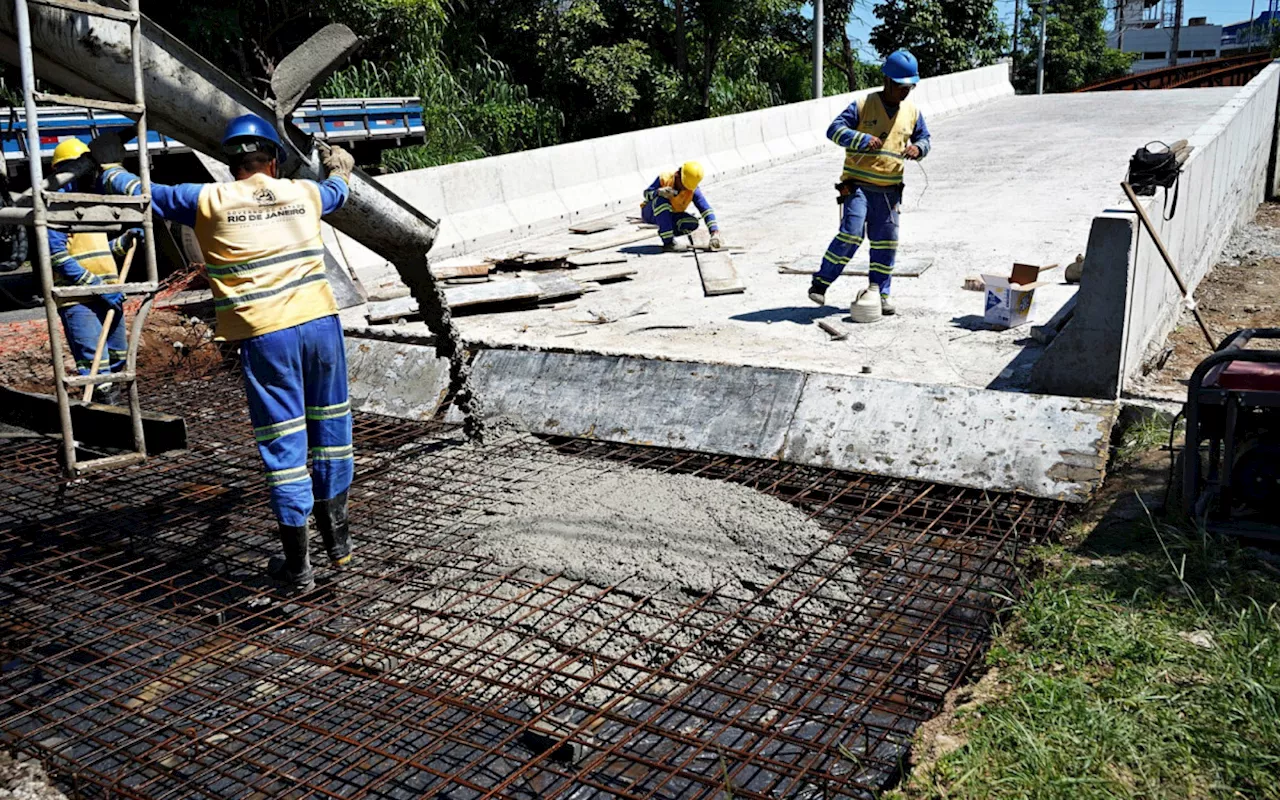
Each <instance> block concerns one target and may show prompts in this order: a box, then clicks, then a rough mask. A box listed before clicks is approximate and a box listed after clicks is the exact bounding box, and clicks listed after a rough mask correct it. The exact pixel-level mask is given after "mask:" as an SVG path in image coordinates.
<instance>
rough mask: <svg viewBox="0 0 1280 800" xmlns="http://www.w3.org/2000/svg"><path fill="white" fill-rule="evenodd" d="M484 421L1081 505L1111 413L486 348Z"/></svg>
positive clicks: (1098, 407) (1097, 475) (1100, 465)
mask: <svg viewBox="0 0 1280 800" xmlns="http://www.w3.org/2000/svg"><path fill="white" fill-rule="evenodd" d="M473 375H474V380H475V381H476V386H477V391H478V392H479V393H480V394H481V396H482V397H484V401H485V409H486V412H487V413H489V414H492V415H504V416H508V417H511V418H513V419H514V420H515V421H516V422H517V423H519V424H520V425H521V426H523V427H525V428H527V429H529V430H531V431H533V432H535V433H543V434H554V435H560V436H574V437H582V438H588V439H602V440H606V441H613V442H627V443H634V444H649V445H661V446H665V447H677V448H683V449H690V450H697V451H700V452H708V453H721V454H725V455H734V456H756V457H763V458H778V459H781V460H785V461H788V462H792V463H797V464H809V465H813V466H822V467H830V468H833V469H840V470H850V471H856V472H870V473H875V474H879V475H888V476H890V477H896V478H909V479H918V480H927V481H938V482H943V483H950V484H954V485H957V486H971V487H978V488H985V489H991V490H993V491H1013V492H1022V493H1025V494H1029V495H1033V496H1036V497H1052V498H1060V499H1064V500H1070V501H1082V500H1084V499H1085V498H1086V497H1087V496H1088V495H1089V494H1090V493H1091V492H1092V491H1093V490H1095V489H1096V488H1097V487H1098V486H1099V485H1100V484H1101V482H1102V478H1103V475H1104V470H1105V467H1106V459H1107V446H1108V442H1109V439H1110V431H1111V426H1112V423H1113V421H1114V417H1115V406H1114V404H1113V403H1108V402H1103V401H1092V400H1077V399H1074V398H1063V397H1051V396H1046V395H1032V394H1023V393H1017V392H999V391H992V390H988V389H961V388H955V387H947V386H927V385H922V384H916V383H906V382H897V381H885V380H878V379H874V378H868V377H864V376H857V375H845V376H838V375H823V374H813V373H805V372H800V371H796V370H783V369H773V368H759V367H742V366H727V365H711V364H697V363H684V362H672V361H659V360H654V359H643V358H630V357H618V356H601V355H589V354H583V353H547V352H536V351H522V350H488V351H484V352H482V353H480V355H479V356H478V357H477V358H476V361H475V365H474V373H473Z"/></svg>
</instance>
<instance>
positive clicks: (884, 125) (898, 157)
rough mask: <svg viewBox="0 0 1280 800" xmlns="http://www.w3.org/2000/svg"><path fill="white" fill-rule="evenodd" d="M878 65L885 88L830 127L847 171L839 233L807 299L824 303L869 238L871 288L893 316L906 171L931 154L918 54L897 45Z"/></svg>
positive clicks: (856, 104)
mask: <svg viewBox="0 0 1280 800" xmlns="http://www.w3.org/2000/svg"><path fill="white" fill-rule="evenodd" d="M880 71H881V72H883V73H884V88H882V89H881V90H880V91H878V92H873V93H872V94H870V95H868V96H867V97H865V98H863V99H860V100H856V101H855V102H853V103H851V104H850V105H849V107H848V108H846V109H845V110H844V112H843V113H842V114H841V115H840V116H838V117H836V118H835V120H833V121H832V123H831V126H830V127H829V128H827V138H829V139H830V140H831V141H833V142H835V143H836V144H838V145H840V146H841V147H843V148H845V159H844V172H843V174H842V175H841V176H840V183H838V184H836V191H837V192H838V193H839V197H838V202H839V203H840V205H841V215H840V232H839V233H837V234H836V238H834V239H832V240H831V244H830V245H829V246H828V247H827V252H826V253H825V254H824V255H823V257H822V266H821V267H820V268H819V269H818V273H817V275H815V276H814V278H813V283H812V284H811V285H810V286H809V299H810V300H812V301H813V302H815V303H817V304H818V305H822V304H824V303H825V302H826V300H827V288H828V287H830V286H831V284H832V282H834V281H835V279H836V278H838V277H840V273H842V272H844V268H845V265H847V264H848V263H849V260H850V259H851V258H853V254H854V253H856V252H857V251H858V245H860V244H862V243H863V241H868V244H869V246H870V248H871V254H870V255H871V264H870V267H869V268H868V273H867V274H868V276H869V277H870V287H874V288H875V289H876V290H878V292H879V294H880V309H881V313H882V314H885V315H890V314H893V313H894V311H895V309H894V307H893V304H892V303H891V302H889V287H890V282H891V278H892V276H893V262H894V258H895V255H896V253H897V250H898V213H899V209H900V207H901V205H902V186H903V183H902V176H903V172H904V171H905V169H906V161H907V160H915V159H921V158H924V157H925V156H926V155H928V154H929V147H930V142H929V128H928V127H926V126H925V124H924V116H923V115H921V114H920V112H919V111H918V110H917V109H916V107H915V104H914V103H912V102H911V100H910V99H908V96H909V95H910V94H911V90H912V89H913V88H915V85H916V83H918V82H919V81H920V68H919V66H918V65H917V63H916V57H915V56H913V55H911V53H909V52H907V51H906V50H898V51H897V52H895V53H891V54H890V55H889V57H888V58H886V59H885V61H884V65H883V66H882V67H881V70H880Z"/></svg>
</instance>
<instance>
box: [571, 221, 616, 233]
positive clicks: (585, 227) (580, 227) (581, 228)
mask: <svg viewBox="0 0 1280 800" xmlns="http://www.w3.org/2000/svg"><path fill="white" fill-rule="evenodd" d="M615 227H617V223H615V222H612V221H610V220H607V219H595V220H590V221H588V222H579V223H577V224H574V225H570V226H569V233H577V234H588V233H600V232H601V231H607V230H611V229H612V228H615Z"/></svg>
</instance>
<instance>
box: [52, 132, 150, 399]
mask: <svg viewBox="0 0 1280 800" xmlns="http://www.w3.org/2000/svg"><path fill="white" fill-rule="evenodd" d="M88 152H89V145H87V144H85V143H84V142H82V141H81V140H79V139H67V140H66V141H63V142H59V143H58V146H57V147H55V148H54V149H53V166H54V167H55V168H56V167H57V166H58V165H59V164H62V163H63V162H66V161H74V160H76V159H77V158H80V157H81V156H83V155H85V154H86V153H88ZM55 171H56V169H55ZM58 191H60V192H100V191H101V186H100V185H99V178H98V174H97V172H96V171H95V172H94V173H93V174H92V175H86V176H84V177H81V178H78V179H76V180H73V181H71V182H70V183H68V184H67V185H65V186H63V187H62V188H61V189H59V190H58ZM142 236H143V234H142V229H141V228H131V229H130V230H127V231H125V232H124V233H123V234H122V235H121V236H120V237H119V238H117V239H114V240H108V239H107V235H106V234H105V233H72V234H67V233H63V232H62V231H56V230H54V229H52V228H50V229H49V254H50V259H51V261H52V264H53V284H54V285H55V286H97V285H100V284H103V283H119V282H120V275H119V273H117V272H116V258H117V257H121V256H123V255H124V254H125V253H126V252H127V251H128V250H129V248H130V247H131V246H133V245H135V244H138V243H141V242H142ZM112 311H114V312H115V313H111V314H109V313H108V312H112ZM58 316H59V317H60V318H61V319H62V329H63V330H64V331H66V334H67V347H69V348H70V349H71V357H72V358H74V359H75V362H76V371H77V372H79V373H80V374H81V375H88V374H89V373H90V372H91V371H92V367H93V361H94V356H95V355H96V354H97V348H98V340H99V339H100V338H101V337H102V326H103V325H108V326H109V327H108V329H107V341H106V350H105V352H103V353H102V362H101V363H100V364H99V365H98V371H99V372H120V371H122V370H123V369H124V367H125V357H126V356H127V355H128V353H127V350H126V348H127V344H126V342H125V333H124V332H125V327H124V295H123V294H119V293H116V294H104V295H99V296H98V297H94V298H86V299H84V300H70V299H67V300H58ZM108 316H110V318H111V319H110V321H109V322H108V320H107V317H108ZM95 397H96V398H97V399H98V402H100V403H109V404H111V405H119V404H120V403H121V402H122V401H123V399H124V398H123V396H122V393H121V387H120V386H118V385H115V384H112V383H102V384H99V385H98V388H97V393H96V395H95Z"/></svg>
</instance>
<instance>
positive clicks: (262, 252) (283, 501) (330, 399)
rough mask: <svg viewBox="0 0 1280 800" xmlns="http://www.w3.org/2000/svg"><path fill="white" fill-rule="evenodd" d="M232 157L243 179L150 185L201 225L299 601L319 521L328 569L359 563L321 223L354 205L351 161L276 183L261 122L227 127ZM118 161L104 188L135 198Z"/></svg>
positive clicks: (336, 157)
mask: <svg viewBox="0 0 1280 800" xmlns="http://www.w3.org/2000/svg"><path fill="white" fill-rule="evenodd" d="M99 141H100V142H103V145H102V147H101V153H100V152H99V149H98V148H97V143H98V142H99ZM222 149H223V153H224V154H225V155H226V156H227V159H228V163H229V165H230V167H231V173H232V175H233V176H234V177H235V180H234V181H233V182H231V183H210V184H195V183H187V184H180V185H177V186H163V185H159V184H152V186H151V198H152V207H153V208H154V209H155V211H156V213H158V214H159V215H160V216H162V217H164V218H165V219H169V220H174V221H176V222H180V223H182V224H184V225H190V226H191V227H193V228H194V229H195V234H196V239H197V240H198V241H199V242H200V248H201V250H202V251H203V252H204V257H205V263H206V267H205V269H206V271H207V274H208V279H209V285H210V288H211V289H212V291H213V298H214V310H215V312H216V314H217V333H218V338H220V339H223V340H226V341H238V342H239V343H240V362H241V365H242V368H243V370H244V385H245V393H246V394H247V395H248V399H249V417H250V419H251V420H252V422H253V433H254V438H255V439H256V440H257V444H258V452H259V453H260V454H261V455H262V460H263V462H265V465H266V473H267V475H266V477H267V485H268V487H269V488H270V493H271V508H272V511H274V512H275V516H276V519H277V521H278V522H279V535H280V543H281V546H282V548H283V550H284V553H283V555H277V556H273V557H272V559H271V561H270V563H269V564H268V565H267V572H268V574H269V575H270V576H271V577H272V578H273V579H275V580H276V581H277V582H278V583H280V584H281V585H282V587H283V588H284V589H286V590H288V591H291V592H303V591H307V590H309V589H311V588H313V587H314V586H315V576H314V572H313V570H312V568H311V562H310V559H309V557H308V552H307V551H308V542H307V518H308V517H309V516H310V515H311V513H312V511H314V512H315V520H316V527H317V528H318V529H319V530H320V535H321V537H322V538H323V539H324V544H325V548H326V549H327V550H328V554H329V562H330V563H331V564H332V565H333V566H334V567H337V568H343V567H345V566H346V565H347V564H349V563H350V561H351V530H350V526H349V524H348V521H347V491H348V488H349V487H350V486H351V477H352V472H353V461H352V455H353V451H352V446H351V409H350V406H349V405H348V402H347V360H346V351H345V349H344V345H343V339H342V325H341V323H340V322H339V321H338V306H337V303H335V302H334V299H333V291H332V289H331V288H330V287H329V281H328V279H327V278H326V277H325V272H324V245H323V243H322V242H321V239H320V218H321V217H322V216H324V215H326V214H330V213H332V212H334V211H337V210H338V209H339V208H341V207H342V205H343V203H345V202H346V199H347V194H348V183H349V181H350V177H351V171H352V170H353V169H354V168H355V161H354V159H352V157H351V155H350V154H349V153H347V152H346V151H345V150H342V149H341V148H338V147H334V148H331V149H329V150H328V151H327V152H326V154H325V156H324V159H323V161H324V165H325V167H326V169H327V170H328V172H329V176H328V178H326V179H325V180H323V181H319V182H317V181H310V180H288V179H282V178H279V177H277V174H278V170H279V168H280V165H281V164H283V163H284V162H285V159H286V151H285V149H284V145H283V143H282V142H281V140H280V136H279V134H278V133H277V132H276V130H275V128H274V127H273V126H272V125H271V123H270V122H268V121H267V120H265V119H263V118H262V117H259V116H257V115H254V114H246V115H244V116H241V117H237V118H236V119H234V120H232V121H231V122H230V123H228V125H227V128H226V131H225V132H224V133H223V136H222ZM119 151H120V145H119V141H118V139H117V140H116V142H115V144H114V145H113V144H112V143H111V142H110V141H108V140H107V139H106V137H103V138H102V139H99V140H95V149H94V156H95V157H96V158H97V159H98V162H99V163H100V164H102V165H103V170H104V172H103V181H104V183H105V184H106V186H107V187H108V189H109V190H110V191H112V192H115V193H118V194H137V193H138V192H139V191H141V187H140V181H139V180H138V178H137V177H136V176H134V175H132V174H130V173H128V172H126V171H125V169H124V167H123V166H121V165H120V163H119V160H120V159H119V156H120V155H122V153H120V152H119ZM308 453H310V456H311V464H312V468H311V473H310V474H308V471H307V455H308Z"/></svg>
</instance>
